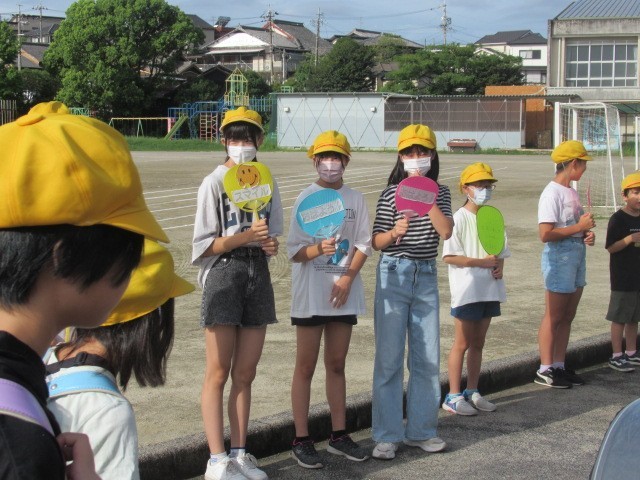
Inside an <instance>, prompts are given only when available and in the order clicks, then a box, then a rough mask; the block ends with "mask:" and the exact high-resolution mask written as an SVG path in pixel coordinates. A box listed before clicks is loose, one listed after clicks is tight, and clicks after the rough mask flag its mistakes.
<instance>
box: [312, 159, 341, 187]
mask: <svg viewBox="0 0 640 480" xmlns="http://www.w3.org/2000/svg"><path fill="white" fill-rule="evenodd" d="M316 169H317V170H318V175H320V179H321V180H323V181H325V182H327V183H335V182H337V181H338V180H340V179H341V178H342V174H343V173H344V167H343V166H342V162H334V161H331V160H320V161H319V162H318V166H317V167H316Z"/></svg>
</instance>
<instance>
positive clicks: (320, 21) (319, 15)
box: [311, 7, 323, 67]
mask: <svg viewBox="0 0 640 480" xmlns="http://www.w3.org/2000/svg"><path fill="white" fill-rule="evenodd" d="M322 17H323V14H322V13H320V7H318V19H317V20H312V21H311V23H312V24H313V25H315V27H316V58H315V66H316V67H317V66H318V49H319V43H320V25H322Z"/></svg>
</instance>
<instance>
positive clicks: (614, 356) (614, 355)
mask: <svg viewBox="0 0 640 480" xmlns="http://www.w3.org/2000/svg"><path fill="white" fill-rule="evenodd" d="M621 356H622V352H620V353H614V354H613V355H612V357H613V358H620V357H621Z"/></svg>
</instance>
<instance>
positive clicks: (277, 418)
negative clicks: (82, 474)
mask: <svg viewBox="0 0 640 480" xmlns="http://www.w3.org/2000/svg"><path fill="white" fill-rule="evenodd" d="M609 355H610V343H609V336H608V335H599V336H596V337H591V338H587V339H583V340H580V341H578V342H575V343H573V344H572V345H571V346H570V349H569V352H568V357H567V361H568V364H570V365H572V366H574V367H576V368H579V369H585V368H589V367H593V366H594V365H598V364H600V365H601V364H602V362H604V361H605V360H606V359H607V358H608V356H609ZM537 365H538V354H537V352H529V353H522V354H519V355H516V356H513V357H508V358H504V359H500V360H494V361H491V362H487V363H486V364H485V365H484V367H483V370H482V375H481V381H480V390H481V391H482V392H483V393H485V394H490V393H492V392H499V393H496V394H495V395H490V396H489V398H492V399H493V400H495V401H496V402H497V404H498V405H499V409H498V411H497V412H494V413H481V414H480V415H478V416H477V417H471V418H468V417H465V418H463V417H456V416H451V415H448V414H446V413H444V412H442V414H441V423H440V429H439V435H440V436H441V437H442V438H443V439H444V440H445V441H447V443H448V444H449V448H448V450H447V453H443V454H441V455H440V454H435V455H427V454H423V453H422V452H421V451H420V450H419V449H415V448H409V447H401V449H400V451H399V454H398V457H397V458H396V460H394V461H392V462H380V461H378V460H373V459H372V460H370V461H367V462H363V463H354V462H349V461H347V460H344V459H342V458H341V457H335V456H333V455H330V454H327V453H326V452H323V455H324V456H325V458H326V461H327V465H326V467H325V468H323V469H321V470H318V471H315V472H314V471H309V470H305V469H302V468H299V467H298V466H297V464H296V463H295V462H294V461H293V460H292V459H291V458H290V457H289V456H288V455H289V454H288V451H289V446H290V442H291V439H292V438H293V435H294V430H293V422H292V419H291V415H290V413H288V412H286V413H283V414H279V415H272V416H268V417H264V418H260V419H258V420H255V421H252V422H251V423H250V431H249V438H248V441H247V445H248V448H249V449H250V451H251V452H252V453H253V454H254V455H256V457H258V458H265V460H263V464H264V465H266V466H265V471H266V472H267V473H268V474H269V477H270V478H282V479H289V478H290V479H293V478H296V479H306V478H309V479H312V478H317V479H324V478H336V479H338V478H342V479H347V478H351V479H356V478H359V479H365V478H366V479H391V478H404V477H406V476H408V477H409V478H426V477H427V476H429V477H431V476H433V475H435V474H436V472H440V473H442V474H451V473H454V471H455V474H454V476H456V477H457V476H459V474H463V475H471V474H472V473H473V474H472V475H471V476H472V478H474V479H475V478H532V479H533V478H536V479H539V478H556V479H557V478H585V476H586V475H587V474H588V472H589V471H590V469H591V466H592V464H593V460H594V459H595V453H596V452H597V449H598V447H599V442H600V441H601V439H602V436H603V435H604V433H605V431H606V428H607V426H608V422H610V421H611V419H612V418H613V416H614V415H615V413H616V412H617V411H618V410H619V409H620V408H622V407H623V406H624V405H626V404H627V403H629V402H630V401H632V400H634V399H635V398H637V397H638V395H639V394H640V383H639V382H638V378H639V377H638V376H640V369H639V370H638V371H637V372H632V373H629V374H624V373H621V372H615V371H613V370H611V369H609V368H608V367H606V366H605V367H602V366H601V367H598V368H595V369H593V370H589V371H587V372H586V376H587V380H588V385H586V386H584V387H574V388H573V389H571V390H570V391H563V390H556V389H551V388H545V387H541V386H538V385H535V384H533V373H534V371H535V368H536V367H537ZM520 385H523V386H522V387H520V388H514V387H516V386H520ZM441 386H442V392H443V394H444V393H446V392H447V390H448V385H447V378H446V374H443V375H442V376H441ZM347 403H348V411H347V429H348V430H349V431H352V432H358V433H357V434H356V437H357V438H358V439H362V440H363V445H366V446H369V447H371V448H373V442H372V440H371V438H370V432H369V431H368V430H367V429H368V428H369V427H370V426H371V396H370V395H369V394H360V395H354V396H351V397H349V398H348V402H347ZM310 431H311V432H313V436H314V438H316V439H323V438H327V437H328V436H329V433H330V422H329V411H328V408H327V407H326V405H325V404H322V405H315V406H313V407H312V409H311V413H310ZM545 444H548V445H549V446H550V447H549V448H547V447H546V446H545ZM325 447H326V445H324V444H319V446H318V448H319V449H322V450H324V448H325ZM282 452H285V453H284V456H283V455H282ZM207 456H208V449H207V446H206V440H205V438H204V435H203V434H201V435H193V436H188V437H182V438H178V439H175V440H171V441H169V442H164V443H161V444H156V445H153V446H149V447H145V448H143V449H142V454H141V474H142V477H143V478H144V479H183V478H193V477H195V476H197V475H202V474H203V473H204V466H205V460H206V458H207ZM452 462H453V463H452ZM454 465H455V467H454ZM433 469H435V470H433ZM452 469H453V470H452ZM409 471H412V472H413V473H412V474H410V475H409V473H408V472H409Z"/></svg>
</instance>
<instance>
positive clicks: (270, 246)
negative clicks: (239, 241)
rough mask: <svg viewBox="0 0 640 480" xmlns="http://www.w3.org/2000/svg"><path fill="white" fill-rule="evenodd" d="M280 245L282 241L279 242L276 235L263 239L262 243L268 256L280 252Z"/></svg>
mask: <svg viewBox="0 0 640 480" xmlns="http://www.w3.org/2000/svg"><path fill="white" fill-rule="evenodd" d="M279 245H280V242H278V239H277V238H276V237H267V239H266V240H263V241H262V244H261V245H260V246H261V247H262V250H264V253H265V254H266V255H267V256H268V257H274V256H276V255H277V254H278V246H279Z"/></svg>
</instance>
